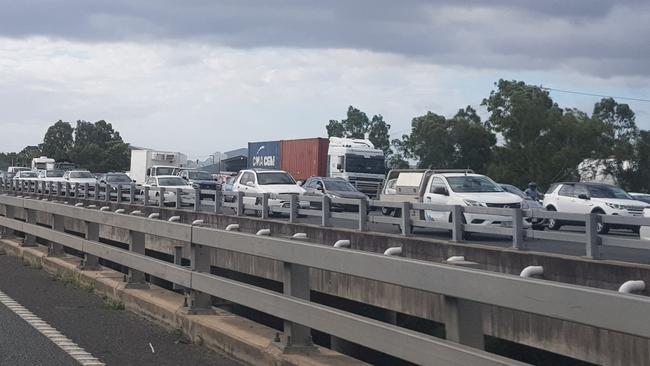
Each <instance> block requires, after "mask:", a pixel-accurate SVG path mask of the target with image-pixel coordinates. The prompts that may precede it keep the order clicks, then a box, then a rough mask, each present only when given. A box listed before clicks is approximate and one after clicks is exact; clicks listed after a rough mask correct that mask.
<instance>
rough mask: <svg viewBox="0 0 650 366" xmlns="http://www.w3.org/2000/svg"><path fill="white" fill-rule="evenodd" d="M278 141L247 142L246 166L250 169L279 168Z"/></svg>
mask: <svg viewBox="0 0 650 366" xmlns="http://www.w3.org/2000/svg"><path fill="white" fill-rule="evenodd" d="M280 152H281V150H280V141H262V142H249V143H248V167H249V168H252V169H280V162H281V156H280Z"/></svg>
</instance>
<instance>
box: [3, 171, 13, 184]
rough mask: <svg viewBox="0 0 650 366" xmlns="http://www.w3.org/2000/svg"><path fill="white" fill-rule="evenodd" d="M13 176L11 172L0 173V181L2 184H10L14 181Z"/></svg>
mask: <svg viewBox="0 0 650 366" xmlns="http://www.w3.org/2000/svg"><path fill="white" fill-rule="evenodd" d="M15 175H16V173H12V172H2V173H0V179H2V181H3V183H4V182H11V181H12V180H13V179H14V176H15Z"/></svg>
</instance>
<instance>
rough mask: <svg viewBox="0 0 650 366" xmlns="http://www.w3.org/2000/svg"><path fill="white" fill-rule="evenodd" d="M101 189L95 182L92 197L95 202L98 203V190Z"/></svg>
mask: <svg viewBox="0 0 650 366" xmlns="http://www.w3.org/2000/svg"><path fill="white" fill-rule="evenodd" d="M100 189H101V186H100V185H99V182H95V194H94V195H93V198H94V199H95V201H99V190H100Z"/></svg>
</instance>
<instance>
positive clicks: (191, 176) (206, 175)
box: [183, 171, 212, 180]
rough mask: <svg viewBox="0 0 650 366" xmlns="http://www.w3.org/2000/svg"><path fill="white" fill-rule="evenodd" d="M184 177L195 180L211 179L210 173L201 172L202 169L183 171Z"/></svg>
mask: <svg viewBox="0 0 650 366" xmlns="http://www.w3.org/2000/svg"><path fill="white" fill-rule="evenodd" d="M183 173H184V174H185V176H186V177H189V179H195V180H212V175H210V173H208V172H202V171H192V172H183Z"/></svg>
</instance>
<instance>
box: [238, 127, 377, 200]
mask: <svg viewBox="0 0 650 366" xmlns="http://www.w3.org/2000/svg"><path fill="white" fill-rule="evenodd" d="M248 167H249V168H250V169H275V170H278V169H279V170H284V171H286V172H288V173H289V174H291V175H292V176H293V177H294V178H295V179H296V180H298V181H304V180H306V179H307V178H309V177H313V176H320V177H340V178H343V179H345V180H346V181H348V182H350V183H351V184H352V185H354V186H355V187H356V188H357V189H358V190H359V191H361V192H363V193H365V194H367V195H368V196H370V197H376V196H377V194H378V191H379V189H380V187H381V186H382V184H383V181H384V174H385V172H386V170H385V169H386V168H385V159H384V152H383V151H382V150H380V149H377V148H375V146H374V145H373V144H372V142H370V141H369V140H366V139H349V138H338V137H331V138H329V139H327V138H322V137H317V138H309V139H297V140H280V141H262V142H249V143H248Z"/></svg>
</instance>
